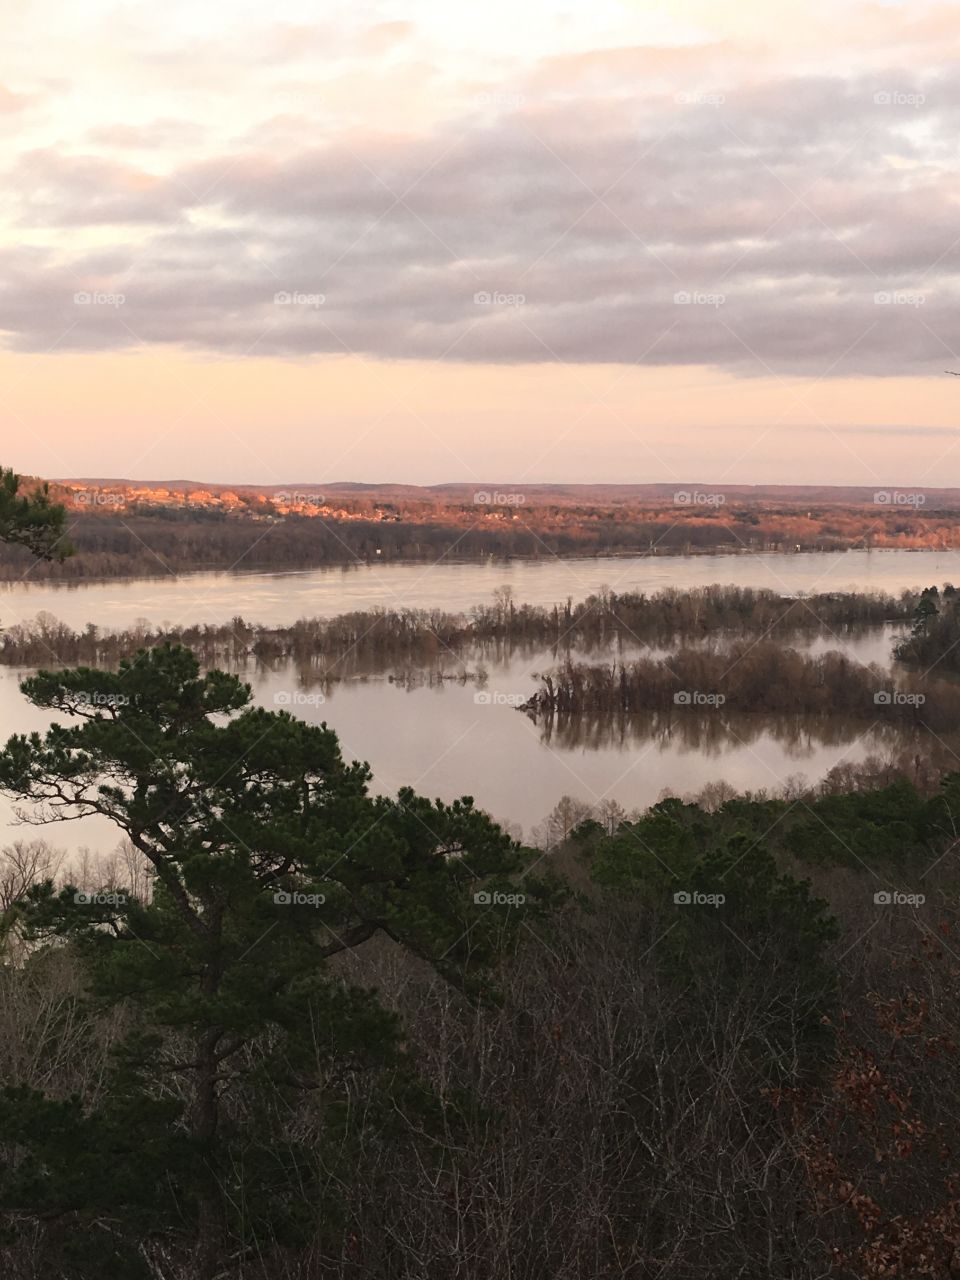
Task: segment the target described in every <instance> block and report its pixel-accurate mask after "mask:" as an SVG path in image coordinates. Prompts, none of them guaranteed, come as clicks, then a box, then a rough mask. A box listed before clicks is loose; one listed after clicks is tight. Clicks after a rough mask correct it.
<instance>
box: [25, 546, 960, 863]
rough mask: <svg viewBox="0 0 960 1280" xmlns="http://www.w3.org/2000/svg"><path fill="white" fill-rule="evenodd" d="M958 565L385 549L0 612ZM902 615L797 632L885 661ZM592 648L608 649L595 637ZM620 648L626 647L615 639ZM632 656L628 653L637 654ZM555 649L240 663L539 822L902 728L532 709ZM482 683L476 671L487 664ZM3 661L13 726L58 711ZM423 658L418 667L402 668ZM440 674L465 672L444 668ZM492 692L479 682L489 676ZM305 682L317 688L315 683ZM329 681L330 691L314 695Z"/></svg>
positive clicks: (886, 574)
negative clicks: (855, 628)
mask: <svg viewBox="0 0 960 1280" xmlns="http://www.w3.org/2000/svg"><path fill="white" fill-rule="evenodd" d="M951 580H953V581H956V582H960V552H937V553H912V552H897V551H890V552H847V553H844V554H840V555H793V556H774V555H768V556H736V557H734V556H726V557H689V558H681V557H673V558H666V557H664V558H651V557H645V558H636V559H618V560H611V559H603V560H570V561H541V562H536V563H533V562H521V563H514V564H506V565H505V564H502V563H494V564H482V565H481V564H457V565H447V564H440V565H436V566H419V565H395V566H387V565H377V566H371V567H361V568H357V569H350V570H323V571H314V572H310V573H297V574H285V575H270V574H257V575H244V576H239V577H238V576H233V577H229V576H225V575H214V574H201V575H197V576H195V577H187V578H178V579H174V578H171V579H167V580H158V581H146V582H144V581H137V582H111V583H107V584H94V585H90V586H85V587H71V588H63V587H50V586H29V585H25V584H19V585H16V586H7V587H4V588H0V622H2V623H3V624H7V625H10V624H12V623H14V622H22V621H27V620H29V619H31V618H33V617H34V616H35V615H36V614H37V612H39V611H40V610H45V611H48V612H50V613H52V614H54V615H55V616H57V617H58V618H61V619H63V620H64V621H66V622H68V623H69V624H70V625H71V626H74V627H80V626H83V625H84V624H86V623H87V622H90V621H92V622H96V623H97V624H98V625H99V626H102V627H108V628H109V627H114V628H121V627H124V626H128V625H130V624H131V623H132V622H133V621H134V620H135V619H138V618H146V619H148V620H149V621H150V622H152V623H163V622H169V623H176V622H194V621H206V622H223V621H225V620H228V619H230V618H231V617H234V616H236V615H237V614H241V615H243V616H244V617H245V618H247V619H249V620H251V621H257V622H264V623H280V624H283V623H289V622H292V621H295V620H296V619H297V618H299V617H305V616H318V615H327V616H329V615H333V614H336V613H342V612H346V611H348V610H354V609H368V608H372V607H375V606H378V605H379V606H384V607H388V608H389V607H411V608H414V607H416V608H428V607H431V608H432V607H440V608H444V609H448V610H452V611H459V610H468V609H469V608H470V607H471V606H472V605H474V604H476V603H480V602H486V601H488V600H489V599H490V597H491V595H492V593H493V591H494V589H495V588H496V587H498V586H501V585H503V584H504V583H509V584H510V585H511V586H512V587H513V589H514V592H515V595H516V597H517V599H518V600H526V601H531V602H534V603H539V604H552V603H554V602H558V603H559V602H562V601H564V600H565V599H566V598H567V597H568V596H572V597H573V598H574V599H575V600H576V599H581V598H583V597H584V596H586V595H589V594H590V593H591V592H593V591H595V590H596V589H597V588H598V587H600V586H601V585H603V584H606V585H609V586H611V587H613V588H614V589H616V590H628V589H634V590H644V591H647V592H650V591H656V590H658V589H660V588H662V587H665V586H675V587H679V588H687V587H694V586H702V585H707V584H709V583H714V582H720V583H736V584H739V585H744V586H755V587H764V586H765V587H770V588H772V589H774V590H781V591H784V592H786V593H789V594H796V593H800V592H804V593H807V594H812V593H814V592H817V591H826V590H885V591H890V592H899V591H900V590H902V589H904V588H907V587H919V586H924V585H927V584H929V583H933V582H936V583H943V582H946V581H951ZM894 632H895V628H891V627H886V628H880V629H876V630H873V631H870V632H861V633H859V635H857V636H856V637H854V638H850V637H848V636H846V635H843V636H839V637H834V636H830V635H821V636H816V637H808V638H806V639H802V640H794V641H791V643H795V644H797V645H800V646H803V647H809V648H811V649H812V650H814V651H817V652H819V651H823V650H825V649H830V648H838V647H841V645H842V647H844V648H845V650H846V651H847V652H848V653H849V654H850V655H851V656H852V657H855V658H857V659H859V660H860V661H865V662H880V663H882V664H886V663H887V662H888V661H889V654H890V647H891V644H892V640H893V637H894ZM589 656H590V660H591V661H601V660H603V658H604V656H605V655H604V654H603V653H602V652H599V653H598V652H597V651H596V650H594V651H592V652H591V654H590V655H589ZM607 656H611V657H612V655H607ZM626 656H629V653H628V654H627V655H626ZM554 661H555V657H554V655H552V654H551V653H549V652H546V651H542V652H538V651H533V652H531V651H526V652H524V653H522V654H521V653H518V652H516V651H514V652H512V653H511V652H503V651H501V652H499V653H493V654H491V652H490V651H489V650H485V651H484V652H483V653H479V652H467V653H464V654H462V655H459V656H458V657H456V658H446V659H445V660H444V661H443V663H442V666H441V667H440V668H433V669H430V670H427V671H421V672H417V673H413V674H414V678H413V679H398V680H391V679H389V678H388V675H380V676H377V677H375V678H371V679H369V680H365V681H350V682H343V683H341V684H337V685H334V686H332V687H323V688H321V687H319V686H315V685H311V684H310V683H309V681H308V680H307V679H306V678H305V677H304V675H303V673H299V672H297V670H296V669H295V668H294V667H293V666H292V665H290V664H285V665H284V666H282V667H280V668H278V669H273V670H265V669H262V668H260V669H258V668H256V667H251V668H249V669H248V670H246V671H245V672H244V676H245V678H246V679H248V680H250V682H251V684H252V685H253V687H254V692H255V697H256V700H257V702H259V703H261V704H262V705H264V706H267V707H275V706H287V707H288V709H290V710H291V711H293V712H294V713H295V714H297V715H301V716H303V717H304V718H305V719H309V720H311V721H315V722H320V721H321V720H325V721H326V722H327V723H328V724H329V725H330V726H331V727H332V728H334V729H336V730H337V732H338V734H339V735H340V739H341V742H342V744H343V750H344V754H345V755H346V756H347V757H348V758H353V759H361V760H367V761H368V762H369V763H370V765H371V767H372V769H373V773H374V786H375V788H376V789H377V790H380V791H386V792H394V791H395V790H396V789H397V788H398V787H399V786H401V785H403V784H410V785H412V786H414V787H415V788H416V789H417V790H419V791H422V792H424V793H426V794H428V795H430V796H440V797H442V798H443V799H445V800H451V799H453V798H454V797H456V796H458V795H463V794H471V795H473V796H474V797H475V798H476V800H477V803H478V804H479V805H481V806H482V807H483V808H485V809H487V810H488V811H489V812H491V813H492V814H494V816H495V817H497V818H500V819H502V820H506V821H510V822H512V823H514V824H517V825H519V826H521V827H522V828H523V829H524V831H525V832H526V833H527V834H529V832H530V829H531V827H532V826H533V825H534V824H535V823H537V822H539V821H541V820H542V819H543V817H544V816H545V815H546V814H547V813H548V812H549V811H550V809H551V808H552V807H553V806H554V804H555V803H556V801H557V800H558V799H559V797H560V796H561V795H562V794H564V793H569V794H571V795H574V796H577V797H579V798H580V799H582V800H584V801H587V802H592V801H596V800H598V799H600V798H602V797H606V796H611V797H613V798H615V799H616V800H618V801H619V802H620V803H621V804H623V805H624V806H625V807H626V808H628V809H631V808H637V807H644V806H646V805H648V804H650V803H652V802H654V801H655V800H656V799H657V797H658V796H659V795H660V794H661V793H662V792H663V790H664V789H665V788H671V789H672V790H673V791H675V792H680V793H685V792H692V791H696V790H699V789H700V788H701V787H702V786H704V785H705V784H706V783H708V782H711V781H716V780H718V779H723V780H725V781H726V782H729V783H731V784H732V785H733V786H735V787H737V788H738V789H747V788H751V789H755V788H758V787H770V788H773V787H777V786H778V785H780V784H781V783H782V782H783V781H784V780H785V779H786V778H788V777H791V776H795V775H797V774H804V775H806V776H807V777H808V778H811V779H816V778H819V777H822V776H823V774H825V773H826V772H827V770H828V769H830V768H831V767H832V766H833V765H835V764H837V763H839V762H841V761H851V762H856V761H859V760H862V759H864V758H865V757H866V756H867V755H869V754H871V753H877V752H881V753H882V752H885V751H886V750H888V749H889V748H891V747H892V746H896V745H901V746H902V745H904V744H905V743H906V741H907V740H906V739H905V738H903V737H898V736H897V735H896V734H892V733H891V732H890V730H888V729H887V728H885V727H884V726H883V724H882V723H877V724H874V725H871V724H869V723H863V722H858V723H854V724H839V725H838V724H831V725H830V726H829V727H826V726H824V725H822V724H821V725H817V724H812V725H810V724H806V725H801V724H796V723H793V724H789V725H786V724H783V723H775V722H773V721H768V720H765V719H764V718H763V717H741V718H740V719H739V720H734V719H731V720H729V722H728V723H727V724H726V725H724V726H721V725H720V724H719V723H718V722H717V720H716V719H713V720H711V719H709V718H700V719H697V718H696V717H695V716H694V715H693V714H691V713H687V714H684V713H678V715H677V716H676V717H673V718H671V717H666V718H664V717H660V718H657V717H653V716H651V717H647V718H638V719H637V720H636V721H634V722H632V723H631V724H630V725H629V726H617V727H611V726H609V725H607V726H591V725H589V724H579V725H570V724H568V725H565V726H561V725H554V726H552V727H550V726H544V725H542V724H541V725H538V724H535V723H534V722H532V721H531V720H530V719H529V718H528V717H527V716H525V715H524V714H522V713H521V712H519V711H517V710H516V709H515V708H514V706H513V705H511V704H512V703H514V702H516V701H517V700H518V699H519V698H522V697H526V696H528V695H529V694H530V693H531V692H532V691H533V689H534V687H535V685H536V673H537V672H538V671H542V670H545V669H547V668H548V667H549V666H551V665H553V663H554ZM481 667H482V668H483V670H484V671H485V672H486V677H487V678H486V683H485V684H478V683H477V680H476V676H477V674H478V669H479V668H481ZM22 674H23V673H22V672H17V671H14V670H11V669H9V668H7V669H2V668H0V733H2V735H3V737H4V738H5V737H6V736H7V735H8V734H10V733H13V732H26V731H29V730H32V729H38V730H39V729H43V728H44V727H45V725H46V724H48V723H49V718H48V717H47V716H46V715H45V713H42V712H40V711H38V710H36V709H34V708H32V707H31V706H30V705H29V704H28V703H27V702H26V701H25V700H24V699H23V697H22V695H21V694H20V692H19V689H18V687H17V681H18V679H19V678H20V676H21V675H22ZM406 674H407V675H409V674H410V673H406ZM438 674H444V675H446V676H448V677H456V676H457V675H458V674H463V675H465V676H466V678H465V679H456V678H453V679H450V678H448V679H444V680H438V679H437V678H436V677H437V675H438ZM478 692H479V693H482V694H484V695H489V699H487V698H486V697H483V698H481V699H480V700H478V698H477V694H478ZM308 694H309V695H310V698H309V700H305V699H306V697H307V695H308ZM319 694H322V697H323V701H322V702H321V701H319V700H318V695H319ZM34 834H37V833H36V832H35V831H34V830H33V829H30V828H24V827H18V826H16V824H15V818H14V815H13V812H12V809H11V806H10V805H9V804H8V803H6V802H4V801H0V844H5V843H8V842H9V841H10V840H11V839H15V838H24V837H28V838H29V837H30V836H31V835H34ZM40 834H43V835H45V837H46V838H48V839H50V840H51V841H52V842H53V843H55V844H57V845H59V846H61V847H65V848H68V849H77V848H79V847H82V846H84V845H86V846H88V847H90V848H94V849H110V848H112V847H113V846H114V845H115V844H116V840H117V833H116V832H115V831H114V830H113V829H112V828H111V827H110V826H109V824H107V823H105V822H102V821H100V820H99V819H93V818H91V819H84V820H83V821H81V822H73V823H68V824H65V825H63V826H59V827H48V828H46V829H44V831H42V832H41V833H40Z"/></svg>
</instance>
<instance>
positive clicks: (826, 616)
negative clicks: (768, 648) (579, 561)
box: [0, 586, 919, 666]
mask: <svg viewBox="0 0 960 1280" xmlns="http://www.w3.org/2000/svg"><path fill="white" fill-rule="evenodd" d="M918 600H919V596H918V595H917V593H915V592H908V591H905V592H903V593H902V594H901V595H900V596H891V595H887V594H884V593H882V592H873V593H870V592H863V593H840V592H831V593H821V594H818V595H812V596H808V597H802V598H795V597H784V596H782V595H780V594H779V593H777V592H775V591H770V590H766V589H755V588H751V587H736V586H709V587H700V588H696V589H693V590H688V591H680V590H676V589H674V588H667V589H665V590H663V591H659V592H656V593H653V594H650V595H648V594H646V593H644V592H633V591H624V592H619V593H618V592H615V591H612V590H609V589H607V588H603V589H601V590H600V591H599V592H598V593H595V594H593V595H590V596H588V597H587V598H586V599H585V600H582V601H579V602H577V603H574V602H573V601H572V600H570V599H568V600H567V601H566V603H565V604H563V605H554V606H552V607H544V606H540V605H531V604H524V603H517V602H516V601H515V599H514V597H513V592H512V590H511V589H510V588H509V587H502V588H499V589H498V590H497V592H495V594H494V600H493V601H492V602H491V603H489V604H482V605H476V606H474V607H473V608H472V609H471V610H470V611H469V613H452V612H448V611H446V610H441V609H371V610H364V611H357V612H352V613H346V614H340V615H337V616H336V617H333V618H304V619H300V620H299V621H297V622H295V623H293V624H291V625H289V626H269V625H264V624H261V623H254V622H250V621H247V620H246V619H244V618H242V617H235V618H233V619H232V620H231V621H230V622H228V623H224V624H221V625H216V624H192V625H189V626H177V627H172V628H162V627H152V626H151V625H150V624H149V623H148V622H146V621H144V622H143V623H141V624H138V625H136V626H134V627H132V628H127V629H125V630H119V631H114V630H108V629H106V628H102V627H99V626H97V625H96V624H94V623H89V624H88V625H87V626H86V627H84V628H83V629H82V630H74V629H73V628H71V627H68V626H67V625H66V624H64V623H62V622H60V621H59V620H58V619H57V618H55V617H53V615H51V614H47V613H43V614H40V615H38V616H37V618H36V619H35V620H34V621H32V622H27V623H18V624H16V625H14V626H11V627H9V628H7V629H6V630H5V631H4V632H3V633H2V635H0V662H3V663H7V664H10V665H20V666H24V665H33V664H40V663H47V662H50V661H51V660H53V659H55V660H56V661H59V662H62V663H71V662H90V663H104V664H111V663H116V662H118V661H119V660H120V659H121V658H124V657H130V656H131V655H132V654H134V653H135V652H136V651H137V650H138V649H139V648H140V647H142V646H150V645H156V644H159V643H163V642H165V641H173V642H176V643H178V644H182V645H185V646H186V647H188V648H190V649H191V650H192V651H193V652H194V653H196V654H197V655H198V656H199V657H200V658H201V659H202V660H203V662H204V663H206V664H208V665H209V664H210V663H213V662H229V663H236V662H241V661H244V660H246V659H248V658H254V659H257V660H260V661H263V662H268V663H269V662H276V661H280V660H283V659H288V658H292V659H294V660H296V661H297V662H300V663H307V664H309V663H316V662H318V661H322V662H323V663H326V664H337V665H342V664H343V662H344V660H345V659H346V658H347V656H348V655H349V656H352V657H353V658H354V659H356V660H361V659H371V660H375V661H376V660H380V661H399V660H407V661H411V662H415V661H420V662H422V661H428V660H430V659H432V658H435V657H436V656H437V655H439V654H442V653H445V652H456V651H458V650H460V649H463V648H465V647H467V646H470V645H475V644H477V643H485V642H489V641H508V642H511V643H517V644H521V643H528V644H537V645H549V646H555V647H556V648H558V649H566V648H571V647H573V646H576V645H582V646H597V647H602V646H606V645H608V644H610V643H615V642H624V643H628V644H629V643H630V642H631V641H642V642H647V643H651V642H657V641H664V640H669V639H670V638H671V637H673V636H686V637H696V638H706V637H710V636H713V635H717V634H720V635H721V636H722V635H723V634H728V633H729V634H736V633H738V632H744V631H746V632H749V633H751V634H753V633H762V634H769V635H789V634H797V633H810V632H817V631H828V632H843V631H847V630H849V631H853V630H855V629H858V628H865V627H871V626H880V625H882V624H883V623H884V622H893V621H905V620H907V619H910V618H911V617H913V615H914V613H915V611H916V608H917V605H918Z"/></svg>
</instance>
